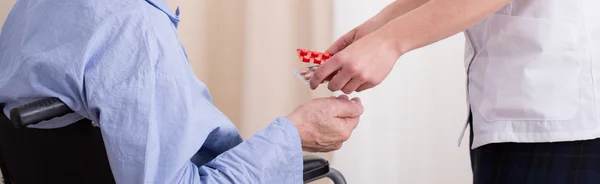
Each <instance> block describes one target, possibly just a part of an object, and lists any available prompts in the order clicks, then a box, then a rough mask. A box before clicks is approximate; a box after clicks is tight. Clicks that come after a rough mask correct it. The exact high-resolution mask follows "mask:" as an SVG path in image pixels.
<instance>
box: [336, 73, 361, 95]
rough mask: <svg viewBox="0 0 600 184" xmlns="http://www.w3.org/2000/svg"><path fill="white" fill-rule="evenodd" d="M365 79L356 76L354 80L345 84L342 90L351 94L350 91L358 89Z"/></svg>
mask: <svg viewBox="0 0 600 184" xmlns="http://www.w3.org/2000/svg"><path fill="white" fill-rule="evenodd" d="M365 81H366V80H363V79H361V78H360V77H355V78H353V79H352V80H350V82H348V84H346V86H344V88H342V92H344V93H345V94H350V93H352V92H354V91H356V89H358V87H360V86H361V85H363V84H364V83H365Z"/></svg>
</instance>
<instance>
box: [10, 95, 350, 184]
mask: <svg viewBox="0 0 600 184" xmlns="http://www.w3.org/2000/svg"><path fill="white" fill-rule="evenodd" d="M4 106H5V105H4V104H2V103H0V109H3V108H4ZM69 113H73V111H72V110H71V109H70V108H69V107H68V106H67V105H66V104H64V103H63V102H62V101H61V100H60V99H58V98H46V99H42V100H39V101H35V102H32V103H29V104H25V105H22V106H18V107H15V108H13V109H11V111H10V119H8V117H7V116H6V115H5V114H4V113H0V170H1V171H2V175H3V178H2V179H3V182H4V183H5V184H41V183H60V184H71V183H72V184H109V183H115V181H114V178H113V175H112V172H111V169H110V165H109V164H108V158H107V154H106V149H105V147H104V142H103V140H102V135H101V132H100V131H101V130H100V128H97V127H94V126H93V125H92V123H91V121H90V120H88V119H83V120H80V121H78V122H76V123H73V124H71V125H69V126H66V127H62V128H56V129H33V128H26V127H27V126H29V125H33V124H37V123H39V122H42V121H45V120H50V119H52V118H56V117H60V116H64V115H66V114H69ZM11 120H12V121H11ZM323 178H329V179H330V180H332V181H333V182H334V183H335V184H345V183H346V180H345V179H344V176H343V175H342V174H341V173H340V172H339V171H337V170H336V169H334V168H331V167H330V166H329V162H328V161H327V160H325V159H323V158H321V157H318V156H314V155H309V156H304V171H303V179H304V183H311V182H313V181H316V180H319V179H323Z"/></svg>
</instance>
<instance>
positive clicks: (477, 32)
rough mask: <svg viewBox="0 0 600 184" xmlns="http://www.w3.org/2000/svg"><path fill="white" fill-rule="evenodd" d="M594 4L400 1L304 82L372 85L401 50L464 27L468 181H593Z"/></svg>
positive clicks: (599, 35) (599, 121) (596, 99)
mask: <svg viewBox="0 0 600 184" xmlns="http://www.w3.org/2000/svg"><path fill="white" fill-rule="evenodd" d="M599 7H600V1H598V0H569V1H565V0H514V1H511V0H398V1H395V2H394V3H392V4H390V5H389V6H388V7H386V8H385V9H384V10H383V11H381V12H380V13H379V14H378V15H376V16H375V17H373V18H371V19H370V20H368V21H367V22H365V23H364V24H362V25H360V26H358V27H357V28H355V29H354V30H352V31H351V32H349V33H348V34H346V35H344V36H343V37H342V38H340V39H339V40H338V41H337V42H336V43H334V44H333V46H331V47H330V48H329V49H328V50H327V52H329V53H330V54H334V55H333V57H332V58H331V59H330V60H329V61H328V62H327V63H325V64H323V65H322V66H321V67H319V69H318V70H317V71H316V73H315V74H314V77H313V78H312V79H311V87H312V88H313V89H314V88H316V87H317V86H318V85H319V84H321V83H322V82H323V81H325V80H329V79H330V82H329V83H328V84H327V85H328V88H329V89H330V90H333V91H337V90H342V91H343V92H345V93H351V92H353V91H363V90H366V89H369V88H372V87H374V86H376V85H378V84H380V83H381V82H382V81H383V80H384V78H385V77H386V76H387V75H388V73H389V72H390V71H391V69H392V67H393V66H394V65H395V62H396V60H397V59H398V58H399V57H400V56H401V55H403V54H405V53H407V52H409V51H411V50H414V49H417V48H420V47H422V46H425V45H428V44H431V43H434V42H436V41H439V40H441V39H444V38H446V37H448V36H451V35H454V34H456V33H459V32H461V31H465V35H466V38H467V47H466V48H467V49H466V59H465V60H466V64H465V65H466V67H467V74H468V82H467V85H468V99H469V105H470V108H471V111H472V113H471V114H472V126H471V127H472V132H473V134H472V136H473V137H472V148H473V150H472V152H471V153H472V165H473V175H474V183H481V184H493V183H511V184H520V183H565V184H566V183H590V184H592V183H598V181H600V139H599V138H600V116H599V115H600V111H599V109H598V107H599V106H600V83H598V81H600V78H599V76H600V67H599V66H600V11H599V10H598V8H599Z"/></svg>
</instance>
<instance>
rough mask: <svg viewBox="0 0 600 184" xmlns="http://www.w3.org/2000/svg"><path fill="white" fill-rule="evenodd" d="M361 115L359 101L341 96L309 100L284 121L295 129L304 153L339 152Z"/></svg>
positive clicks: (361, 107)
mask: <svg viewBox="0 0 600 184" xmlns="http://www.w3.org/2000/svg"><path fill="white" fill-rule="evenodd" d="M362 113H363V106H362V104H361V102H360V99H358V98H353V99H352V100H350V99H348V96H345V95H341V96H339V97H337V98H336V97H329V98H317V99H314V100H311V101H309V102H307V103H304V104H302V105H300V106H298V107H297V108H296V109H295V110H294V111H293V112H292V113H290V114H289V115H288V116H287V118H288V119H289V120H291V121H292V122H293V123H294V125H295V126H296V128H297V129H298V132H299V134H300V139H301V140H302V149H303V150H304V151H309V152H329V151H334V150H338V149H340V148H341V147H342V144H343V143H344V142H345V141H346V140H348V139H349V138H350V134H351V133H352V131H353V130H354V128H356V126H357V125H358V120H359V117H360V115H362Z"/></svg>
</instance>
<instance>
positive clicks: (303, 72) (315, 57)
mask: <svg viewBox="0 0 600 184" xmlns="http://www.w3.org/2000/svg"><path fill="white" fill-rule="evenodd" d="M296 51H297V52H298V58H300V61H302V62H304V63H309V64H313V65H311V66H308V67H306V68H303V69H300V70H298V71H296V76H297V77H298V78H299V79H300V80H301V81H302V82H304V83H305V84H308V81H310V78H311V77H312V75H313V74H314V72H315V70H316V69H317V68H319V66H320V65H321V64H323V63H325V62H327V60H328V59H329V58H330V57H331V56H330V55H329V54H327V53H322V52H317V51H310V50H306V49H296Z"/></svg>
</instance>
